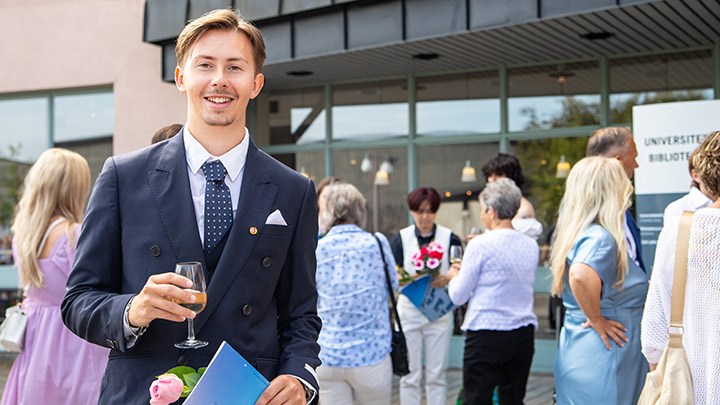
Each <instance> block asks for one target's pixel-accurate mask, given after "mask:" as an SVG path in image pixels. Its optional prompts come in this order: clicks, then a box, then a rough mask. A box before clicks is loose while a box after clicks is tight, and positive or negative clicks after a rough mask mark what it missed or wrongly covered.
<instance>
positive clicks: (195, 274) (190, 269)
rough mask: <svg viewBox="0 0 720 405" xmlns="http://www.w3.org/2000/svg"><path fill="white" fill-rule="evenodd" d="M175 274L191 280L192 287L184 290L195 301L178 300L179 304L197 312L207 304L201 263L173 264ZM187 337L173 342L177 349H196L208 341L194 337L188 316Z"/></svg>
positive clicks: (191, 322) (191, 321) (191, 320)
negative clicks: (193, 297) (189, 293)
mask: <svg viewBox="0 0 720 405" xmlns="http://www.w3.org/2000/svg"><path fill="white" fill-rule="evenodd" d="M175 274H179V275H181V276H183V277H185V278H187V279H189V280H191V281H192V282H193V285H192V287H190V288H188V289H187V290H186V291H188V292H191V293H193V295H195V302H193V303H189V302H178V304H179V305H180V306H183V307H185V308H187V309H189V310H191V311H193V312H195V313H196V314H199V313H200V312H201V311H202V310H203V309H205V305H206V304H207V293H206V292H205V273H204V272H203V268H202V264H200V263H199V262H183V263H178V264H177V265H175ZM187 321H188V337H187V339H186V340H185V341H183V342H180V343H175V347H177V348H178V349H198V348H201V347H205V346H207V344H208V342H203V341H202V340H198V339H195V328H194V326H193V319H191V318H188V320H187Z"/></svg>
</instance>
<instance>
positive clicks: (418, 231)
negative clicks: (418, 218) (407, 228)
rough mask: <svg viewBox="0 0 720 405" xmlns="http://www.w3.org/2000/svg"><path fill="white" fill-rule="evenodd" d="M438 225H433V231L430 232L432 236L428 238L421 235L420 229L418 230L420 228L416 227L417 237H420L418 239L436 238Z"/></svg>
mask: <svg viewBox="0 0 720 405" xmlns="http://www.w3.org/2000/svg"><path fill="white" fill-rule="evenodd" d="M436 225H437V224H433V227H432V231H430V235H428V236H423V235H422V234H421V233H420V229H418V227H417V226H416V227H415V237H418V238H432V237H433V236H435V228H436V227H437V226H436Z"/></svg>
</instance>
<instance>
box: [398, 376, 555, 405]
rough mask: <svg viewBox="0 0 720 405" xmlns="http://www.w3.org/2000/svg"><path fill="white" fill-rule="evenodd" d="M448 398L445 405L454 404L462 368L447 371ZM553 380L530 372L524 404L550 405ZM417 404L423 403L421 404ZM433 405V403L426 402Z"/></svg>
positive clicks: (550, 377) (551, 377) (460, 382)
mask: <svg viewBox="0 0 720 405" xmlns="http://www.w3.org/2000/svg"><path fill="white" fill-rule="evenodd" d="M447 380H448V398H447V401H446V402H445V405H455V399H456V398H457V395H458V391H460V386H461V385H462V370H461V369H457V368H453V369H450V370H448V372H447ZM398 382H399V378H398V377H393V393H392V404H393V405H399V404H400V399H399V395H398ZM553 388H554V380H553V376H552V375H551V374H531V375H530V379H529V380H528V386H527V392H526V394H525V405H552V403H553V402H552V395H553ZM418 405H425V402H424V401H423V404H418ZM428 405H433V404H428Z"/></svg>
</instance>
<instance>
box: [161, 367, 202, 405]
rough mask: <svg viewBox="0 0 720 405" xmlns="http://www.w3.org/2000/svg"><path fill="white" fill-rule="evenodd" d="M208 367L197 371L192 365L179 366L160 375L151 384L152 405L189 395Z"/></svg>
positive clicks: (166, 403) (162, 404)
mask: <svg viewBox="0 0 720 405" xmlns="http://www.w3.org/2000/svg"><path fill="white" fill-rule="evenodd" d="M205 369H206V367H200V368H199V369H197V371H195V369H194V368H192V367H187V366H178V367H174V368H171V369H170V370H168V371H167V372H166V373H165V374H162V375H159V376H158V377H157V380H155V381H153V382H152V384H151V385H150V405H168V404H171V403H173V402H175V401H177V400H178V399H180V398H181V397H187V396H188V395H190V393H191V392H192V390H193V388H195V384H197V382H198V380H199V379H200V377H201V376H202V375H203V373H204V372H205Z"/></svg>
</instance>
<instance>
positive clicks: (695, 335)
mask: <svg viewBox="0 0 720 405" xmlns="http://www.w3.org/2000/svg"><path fill="white" fill-rule="evenodd" d="M693 165H694V167H695V169H696V170H697V172H698V174H699V175H700V180H701V181H702V182H703V184H704V186H705V187H706V189H707V190H708V191H709V193H710V194H711V195H712V196H713V198H712V199H713V200H715V202H714V203H713V204H712V205H710V206H709V207H708V208H705V209H702V210H699V211H697V212H696V213H695V216H694V218H693V223H692V227H691V228H690V240H689V244H688V246H689V247H688V263H687V286H686V287H685V308H684V319H683V329H684V333H683V345H684V346H685V350H686V352H687V356H688V362H689V363H690V371H691V374H692V380H693V389H694V391H695V403H696V404H698V405H702V404H719V403H720V383H719V381H720V344H718V342H720V326H719V325H720V305H718V298H719V297H720V258H719V257H718V252H720V209H718V208H720V199H718V198H717V197H718V195H720V131H715V132H712V133H710V134H709V135H708V136H707V137H706V138H705V141H703V143H702V145H700V150H699V151H698V153H697V154H696V156H695V158H694V159H693ZM678 224H679V218H673V219H672V220H671V221H670V222H669V223H667V224H665V227H664V228H663V230H662V232H661V233H660V237H659V239H658V244H657V250H656V253H655V265H654V266H653V273H652V279H651V280H650V291H649V292H648V297H647V301H646V302H645V313H644V315H643V319H642V332H641V340H642V352H643V354H644V355H645V357H646V358H647V360H648V362H649V363H650V368H651V369H654V368H655V366H656V365H657V362H658V360H660V355H661V354H662V351H663V350H664V349H665V346H666V345H667V341H668V325H669V323H670V301H671V300H670V298H671V297H672V284H673V274H674V264H675V250H676V245H677V233H678Z"/></svg>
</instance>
